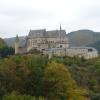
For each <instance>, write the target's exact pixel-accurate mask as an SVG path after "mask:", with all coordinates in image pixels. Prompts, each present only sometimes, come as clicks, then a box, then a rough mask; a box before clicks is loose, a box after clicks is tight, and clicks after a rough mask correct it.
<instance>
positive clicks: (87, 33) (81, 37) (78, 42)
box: [67, 30, 100, 47]
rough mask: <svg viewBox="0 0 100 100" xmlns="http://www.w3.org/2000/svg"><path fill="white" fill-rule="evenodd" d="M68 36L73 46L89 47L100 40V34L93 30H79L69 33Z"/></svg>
mask: <svg viewBox="0 0 100 100" xmlns="http://www.w3.org/2000/svg"><path fill="white" fill-rule="evenodd" d="M67 36H68V37H69V42H70V45H71V46H87V45H89V44H93V43H95V42H97V41H99V40H100V32H93V31H91V30H78V31H74V32H71V33H69V34H68V35H67ZM91 46H92V45H91ZM93 47H94V46H93Z"/></svg>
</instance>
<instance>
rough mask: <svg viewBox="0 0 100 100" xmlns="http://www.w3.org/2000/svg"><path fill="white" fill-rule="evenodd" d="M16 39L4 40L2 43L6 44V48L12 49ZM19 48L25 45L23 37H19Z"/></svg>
mask: <svg viewBox="0 0 100 100" xmlns="http://www.w3.org/2000/svg"><path fill="white" fill-rule="evenodd" d="M15 39H16V37H11V38H5V39H4V41H5V42H6V43H7V45H8V46H12V47H14V44H15ZM19 40H20V46H22V45H24V44H25V36H20V37H19Z"/></svg>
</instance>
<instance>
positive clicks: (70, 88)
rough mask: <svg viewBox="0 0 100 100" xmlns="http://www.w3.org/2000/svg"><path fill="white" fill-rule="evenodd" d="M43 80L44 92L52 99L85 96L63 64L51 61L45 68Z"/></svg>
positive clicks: (71, 98) (64, 99) (75, 99)
mask: <svg viewBox="0 0 100 100" xmlns="http://www.w3.org/2000/svg"><path fill="white" fill-rule="evenodd" d="M43 80H44V87H45V88H44V89H45V90H44V92H45V93H44V94H45V96H46V97H47V98H51V100H52V99H54V100H66V99H68V100H81V99H82V98H85V97H84V96H81V94H79V92H78V88H77V86H76V83H75V81H74V80H73V79H72V77H71V74H70V72H69V70H68V69H67V68H65V67H64V65H63V64H59V63H56V62H51V63H49V64H48V67H47V68H46V69H45V73H44V78H43ZM79 98H80V99H79ZM82 100H84V99H82Z"/></svg>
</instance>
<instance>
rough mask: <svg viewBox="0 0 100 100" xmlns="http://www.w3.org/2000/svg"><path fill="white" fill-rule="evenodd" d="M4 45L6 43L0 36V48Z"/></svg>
mask: <svg viewBox="0 0 100 100" xmlns="http://www.w3.org/2000/svg"><path fill="white" fill-rule="evenodd" d="M4 46H6V43H5V42H4V40H3V39H1V38H0V48H2V47H4Z"/></svg>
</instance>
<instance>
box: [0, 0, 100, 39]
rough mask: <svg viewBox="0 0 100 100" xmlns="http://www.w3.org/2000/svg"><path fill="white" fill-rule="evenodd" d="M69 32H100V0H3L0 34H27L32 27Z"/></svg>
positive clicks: (7, 35) (3, 35) (1, 1)
mask: <svg viewBox="0 0 100 100" xmlns="http://www.w3.org/2000/svg"><path fill="white" fill-rule="evenodd" d="M60 24H61V25H62V28H63V29H65V30H66V32H67V33H69V32H71V31H76V30H79V29H91V30H94V31H99V32H100V0H0V37H3V38H7V37H13V36H16V34H19V35H20V36H23V35H27V34H28V32H29V30H30V29H33V30H35V29H42V28H43V29H44V28H46V29H47V30H55V29H59V25H60Z"/></svg>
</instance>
